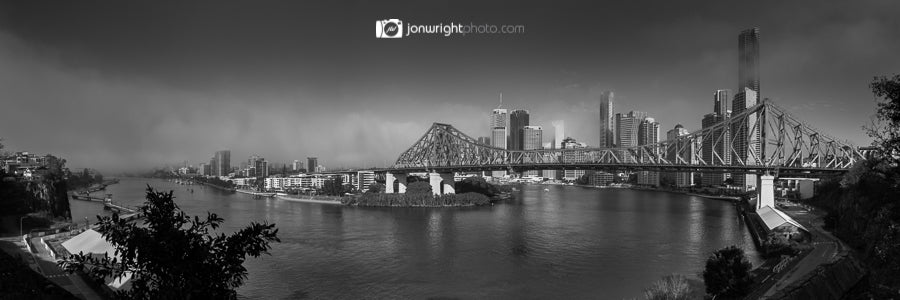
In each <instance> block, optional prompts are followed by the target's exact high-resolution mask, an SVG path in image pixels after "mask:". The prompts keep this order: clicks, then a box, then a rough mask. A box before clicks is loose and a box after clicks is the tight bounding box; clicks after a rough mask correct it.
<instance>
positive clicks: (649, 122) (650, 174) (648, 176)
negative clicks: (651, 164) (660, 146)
mask: <svg viewBox="0 0 900 300" xmlns="http://www.w3.org/2000/svg"><path fill="white" fill-rule="evenodd" d="M655 143H659V123H658V122H656V120H655V119H653V118H651V117H647V118H644V119H643V120H641V122H640V125H639V127H638V145H639V146H640V145H650V144H655ZM656 155H660V153H656ZM638 184H642V185H652V186H659V172H657V171H640V172H639V173H638Z"/></svg>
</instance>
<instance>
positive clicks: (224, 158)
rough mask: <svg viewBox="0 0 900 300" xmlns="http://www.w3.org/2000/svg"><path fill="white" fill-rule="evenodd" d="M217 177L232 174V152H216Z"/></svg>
mask: <svg viewBox="0 0 900 300" xmlns="http://www.w3.org/2000/svg"><path fill="white" fill-rule="evenodd" d="M214 159H215V161H216V169H215V175H216V176H228V174H229V173H231V150H220V151H216V154H215V158H214Z"/></svg>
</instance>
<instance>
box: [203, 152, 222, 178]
mask: <svg viewBox="0 0 900 300" xmlns="http://www.w3.org/2000/svg"><path fill="white" fill-rule="evenodd" d="M218 165H219V163H218V162H216V155H215V154H213V157H212V158H210V159H209V172H208V173H206V176H219V175H218V174H216V170H218V169H219V167H218Z"/></svg>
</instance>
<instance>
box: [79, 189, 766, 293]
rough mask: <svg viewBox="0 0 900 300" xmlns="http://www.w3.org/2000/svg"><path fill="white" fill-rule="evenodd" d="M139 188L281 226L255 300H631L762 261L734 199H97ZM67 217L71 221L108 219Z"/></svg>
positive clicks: (643, 194)
mask: <svg viewBox="0 0 900 300" xmlns="http://www.w3.org/2000/svg"><path fill="white" fill-rule="evenodd" d="M147 184H150V185H152V186H153V187H155V188H159V189H164V190H174V191H175V196H176V203H178V205H179V206H180V207H181V208H182V209H183V210H185V211H186V212H188V213H189V214H192V215H201V216H205V215H206V212H207V211H211V212H214V213H217V214H218V215H219V216H221V217H223V218H224V219H225V223H224V224H223V226H222V227H221V229H220V230H224V231H226V232H232V231H235V230H238V229H239V228H241V227H243V226H246V225H247V224H249V223H250V222H251V221H268V222H274V223H276V224H277V225H278V228H279V231H278V235H279V237H280V238H281V241H282V242H281V243H275V244H273V245H272V250H271V251H270V252H271V256H268V255H264V256H261V257H260V258H255V259H254V258H248V260H247V262H246V263H245V266H246V267H247V270H248V271H249V278H248V279H247V280H246V281H245V284H244V285H243V286H242V287H241V288H240V289H239V290H238V294H239V295H240V296H241V297H244V298H250V299H303V298H306V299H407V298H415V299H423V298H442V299H450V298H461V299H474V298H477V299H557V298H567V299H624V298H629V299H630V298H641V295H642V291H643V289H644V288H646V287H648V286H650V285H651V284H652V283H653V282H654V281H656V280H657V279H659V278H661V277H663V276H665V275H668V274H673V273H678V274H687V275H696V274H699V273H700V272H701V271H702V268H703V264H704V263H705V260H706V258H707V257H708V256H709V255H710V254H711V253H712V252H713V251H715V250H716V249H719V248H722V247H725V246H729V245H738V246H740V247H742V248H743V249H745V251H747V253H748V254H749V256H750V258H751V262H753V264H754V266H756V265H758V264H759V262H760V259H759V257H758V256H759V255H758V253H757V252H756V250H755V249H754V247H753V242H752V239H751V237H750V233H749V232H748V231H747V229H746V227H745V226H744V224H743V223H742V222H741V221H740V220H739V218H738V213H737V212H736V211H735V208H734V206H733V205H732V204H731V203H730V202H727V201H721V200H711V199H704V198H701V197H695V196H687V195H681V194H673V193H666V192H653V191H637V190H628V189H595V188H585V187H573V186H553V185H525V186H521V187H520V190H519V191H517V192H515V193H516V194H515V196H516V198H515V200H511V201H507V202H503V203H501V204H497V205H495V206H492V207H476V208H360V207H343V206H340V205H329V204H314V203H298V202H290V201H284V200H277V199H256V198H254V197H253V196H250V195H245V194H227V193H224V192H222V191H219V190H216V189H212V188H208V187H203V186H198V185H193V186H184V185H176V184H174V183H171V182H166V181H162V180H157V179H135V178H124V179H122V180H121V181H120V183H118V184H115V185H111V186H109V187H108V188H107V191H106V192H107V193H112V194H113V201H114V202H116V203H120V204H124V205H126V206H135V205H139V204H140V203H142V202H143V201H144V194H145V189H146V186H147ZM190 189H193V191H194V192H193V193H191V192H190ZM545 189H546V190H545ZM71 207H72V216H73V220H76V221H80V222H84V218H85V217H89V218H90V220H91V221H92V222H93V221H94V220H95V219H96V217H94V216H95V215H96V214H98V213H100V214H105V213H107V212H103V211H102V205H101V204H100V203H93V202H83V201H75V200H73V201H72V203H71Z"/></svg>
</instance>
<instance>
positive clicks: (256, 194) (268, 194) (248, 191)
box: [235, 189, 275, 197]
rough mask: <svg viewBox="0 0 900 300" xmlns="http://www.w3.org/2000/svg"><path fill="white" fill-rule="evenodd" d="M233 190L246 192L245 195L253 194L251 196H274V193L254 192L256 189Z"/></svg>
mask: <svg viewBox="0 0 900 300" xmlns="http://www.w3.org/2000/svg"><path fill="white" fill-rule="evenodd" d="M235 191H236V192H238V193H241V194H247V195H253V196H260V197H275V193H271V192H256V191H251V190H242V189H236V190H235Z"/></svg>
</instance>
